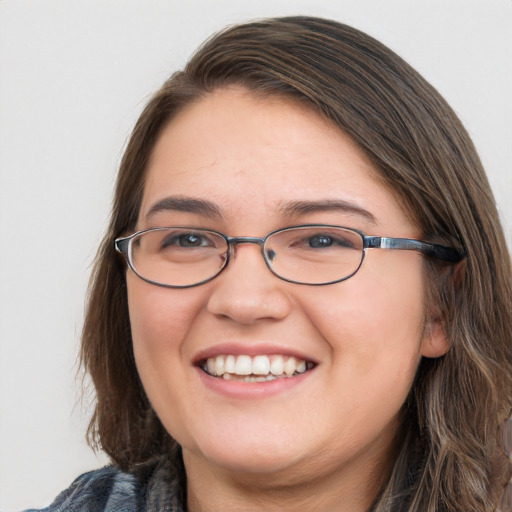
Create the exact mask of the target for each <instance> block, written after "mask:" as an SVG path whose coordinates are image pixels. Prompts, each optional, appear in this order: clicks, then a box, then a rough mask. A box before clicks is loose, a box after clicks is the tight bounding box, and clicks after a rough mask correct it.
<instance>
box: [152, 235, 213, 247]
mask: <svg viewBox="0 0 512 512" xmlns="http://www.w3.org/2000/svg"><path fill="white" fill-rule="evenodd" d="M213 245H215V244H214V243H213V241H212V240H210V239H209V238H208V237H207V236H205V235H201V234H199V233H179V234H172V235H169V236H167V237H165V238H164V239H163V240H162V243H161V247H162V248H165V247H171V246H175V247H183V248H194V247H211V246H213Z"/></svg>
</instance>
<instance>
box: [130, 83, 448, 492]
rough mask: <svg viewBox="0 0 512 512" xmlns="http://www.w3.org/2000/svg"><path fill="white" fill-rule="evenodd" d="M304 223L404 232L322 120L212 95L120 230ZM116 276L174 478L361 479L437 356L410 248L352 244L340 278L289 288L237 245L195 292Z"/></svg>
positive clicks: (169, 133)
mask: <svg viewBox="0 0 512 512" xmlns="http://www.w3.org/2000/svg"><path fill="white" fill-rule="evenodd" d="M311 223H321V224H331V225H339V226H347V227H353V228H357V229H360V230H361V231H363V232H365V233H366V234H370V235H382V236H395V237H418V236H420V235H421V233H419V232H418V229H417V227H416V226H415V225H414V223H412V222H411V221H410V220H409V219H408V218H407V216H406V215H405V213H404V212H403V211H402V209H401V208H400V205H399V203H398V202H397V200H396V198H395V197H394V195H393V194H392V193H391V192H390V191H389V190H388V189H386V188H385V187H384V186H383V185H382V184H381V183H380V182H379V181H378V180H377V179H376V178H375V176H374V171H373V170H372V167H371V165H370V163H369V161H368V160H367V159H366V158H365V157H364V155H363V154H362V152H361V151H360V150H359V149H358V148H357V147H356V146H355V144H354V143H353V142H352V141H351V140H350V139H349V138H348V137H347V136H345V135H344V134H343V133H341V132H340V131H339V129H337V128H336V127H334V126H332V125H331V124H329V123H328V122H326V121H324V120H322V119H321V118H320V117H319V116H318V115H317V114H315V113H313V112H311V111H309V110H307V109H305V108H304V107H302V106H299V105H297V104H295V103H291V102H287V101H284V100H282V99H277V98H266V99H256V98H254V96H252V95H251V94H250V93H248V92H245V91H244V90H241V89H235V88H230V89H226V90H219V91H216V92H214V93H212V94H209V95H207V96H206V97H204V98H203V99H201V100H198V101H197V102H196V103H194V104H192V105H190V106H188V107H187V108H186V109H185V110H184V111H182V112H181V113H180V114H179V115H178V116H177V117H175V118H174V119H173V121H172V122H171V123H170V124H169V125H168V126H167V127H166V128H165V130H164V131H163V132H162V134H161V136H160V138H159V140H158V142H157V144H156V146H155V148H154V152H153V155H152V159H151V161H150V164H149V168H148V174H147V180H146V184H145V189H144V196H143V202H142V205H141V210H140V216H139V219H138V223H137V226H136V228H137V230H140V229H146V228H150V227H157V226H192V227H197V228H206V229H212V230H216V231H220V232H223V233H226V234H227V235H230V236H252V237H264V236H265V235H266V234H267V233H269V232H271V231H273V230H276V229H279V228H282V227H286V226H293V225H300V224H311ZM127 285H128V301H129V311H130V320H131V326H132V335H133V346H134V353H135V359H136V363H137V368H138V371H139V373H140V377H141V379H142V382H143V385H144V388H145V390H146V392H147V394H148V397H149V399H150V401H151V403H152V405H153V407H154V409H155V411H156V413H157V414H158V416H159V418H160V419H161V421H162V423H163V425H164V426H165V428H166V429H167V431H168V432H169V433H170V434H171V435H172V436H173V437H174V438H175V439H176V440H177V441H178V442H179V443H180V445H182V447H183V454H184V460H185V465H186V467H187V472H188V473H190V472H192V471H193V470H194V468H197V467H200V466H201V467H203V468H204V467H209V468H215V469H216V470H217V471H222V472H227V473H230V472H231V473H233V474H235V472H236V474H239V475H242V474H248V473H250V474H253V475H255V474H259V475H273V476H272V478H276V479H278V480H279V478H281V479H282V480H281V481H283V482H284V481H286V482H289V483H290V482H291V483H299V482H301V481H307V480H308V479H311V478H312V477H313V476H314V477H324V478H325V477H326V476H327V475H331V476H333V477H334V479H335V480H336V476H338V477H339V479H341V478H343V477H347V475H350V478H353V479H356V478H359V479H362V478H363V479H364V478H366V479H368V475H367V472H368V467H369V466H371V467H372V468H375V467H377V468H380V470H382V471H383V470H384V469H385V468H386V466H387V463H388V461H389V458H390V451H391V444H392V439H393V435H394V433H395V431H396V428H397V423H398V416H399V411H400V408H401V406H402V404H403V403H404V401H405V399H406V396H407V394H408V392H409V389H410V386H411V383H412V380H413V378H414V374H415V371H416V368H417V365H418V363H419V360H420V358H421V356H422V355H425V356H428V357H435V356H439V355H441V354H442V353H443V352H444V351H445V350H446V346H445V341H444V337H443V335H442V332H441V329H440V328H439V327H438V326H435V325H434V326H430V328H428V329H427V328H425V309H426V308H425V304H424V291H425V284H424V271H423V262H422V256H421V255H420V254H418V253H416V252H413V251H387V250H375V249H374V250H372V249H370V250H368V252H367V254H366V257H365V261H364V263H363V265H362V267H361V269H360V270H359V272H358V273H357V274H356V275H355V276H353V277H352V278H350V279H349V280H347V281H344V282H340V283H336V284H331V285H327V286H307V285H299V284H293V283H288V282H285V281H283V280H280V279H279V278H277V277H276V276H274V275H273V274H272V273H271V272H270V271H269V270H268V268H267V267H266V265H265V262H264V260H263V258H262V254H261V249H260V248H259V247H258V246H257V245H254V244H239V245H237V246H236V249H235V255H234V257H233V258H232V260H231V261H230V263H229V265H228V267H227V268H226V269H225V270H224V271H223V272H222V273H221V274H220V275H219V276H217V277H216V278H215V279H213V280H212V281H210V282H208V283H206V284H202V285H200V286H197V287H193V288H185V289H170V288H163V287H158V286H155V285H152V284H149V283H147V282H145V281H143V280H141V279H140V278H138V277H137V276H136V275H135V274H134V273H133V272H131V271H128V272H127ZM224 373H227V374H229V376H228V377H230V378H225V377H222V375H223V374H224ZM248 373H250V374H252V376H250V377H249V378H248V379H245V377H243V376H242V377H240V376H239V374H244V375H245V374H248ZM257 377H260V378H257ZM274 377H276V378H274ZM246 380H247V381H248V382H246ZM262 380H263V382H259V381H262ZM339 479H338V480H339Z"/></svg>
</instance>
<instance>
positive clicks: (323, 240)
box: [308, 233, 354, 249]
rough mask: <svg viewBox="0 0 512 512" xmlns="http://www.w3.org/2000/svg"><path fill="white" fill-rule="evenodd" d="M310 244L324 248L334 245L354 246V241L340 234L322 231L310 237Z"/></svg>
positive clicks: (314, 247)
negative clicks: (329, 233)
mask: <svg viewBox="0 0 512 512" xmlns="http://www.w3.org/2000/svg"><path fill="white" fill-rule="evenodd" d="M308 244H309V247H312V248H313V249H324V248H326V247H332V246H336V247H348V248H351V247H353V246H354V245H353V243H352V242H351V241H350V240H348V239H346V238H343V237H339V236H337V237H334V236H331V235H326V234H322V233H320V234H318V235H314V236H311V237H309V239H308Z"/></svg>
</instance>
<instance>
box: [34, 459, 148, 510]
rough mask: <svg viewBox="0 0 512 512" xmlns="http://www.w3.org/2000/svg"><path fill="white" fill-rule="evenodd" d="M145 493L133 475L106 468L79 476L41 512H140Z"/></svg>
mask: <svg viewBox="0 0 512 512" xmlns="http://www.w3.org/2000/svg"><path fill="white" fill-rule="evenodd" d="M143 493H144V490H143V489H142V487H141V484H140V483H139V482H138V481H137V479H136V478H135V477H134V476H133V475H131V474H128V473H124V472H123V471H121V470H120V469H119V468H116V467H115V466H106V467H104V468H102V469H98V470H96V471H91V472H89V473H85V474H83V475H81V476H79V477H78V478H77V479H76V480H75V481H74V482H73V483H72V484H71V486H70V487H69V488H68V489H66V490H65V491H62V492H61V493H60V494H59V495H58V496H57V498H56V499H55V501H54V502H53V503H52V504H51V505H50V506H49V507H47V508H45V509H43V510H42V511H41V512H136V511H138V510H139V502H140V498H141V496H142V495H143ZM26 512H34V511H26Z"/></svg>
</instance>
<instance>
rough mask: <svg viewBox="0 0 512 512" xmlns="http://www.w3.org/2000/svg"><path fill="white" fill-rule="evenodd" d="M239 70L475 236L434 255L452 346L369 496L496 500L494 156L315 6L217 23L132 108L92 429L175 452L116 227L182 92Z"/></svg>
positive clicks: (129, 222)
mask: <svg viewBox="0 0 512 512" xmlns="http://www.w3.org/2000/svg"><path fill="white" fill-rule="evenodd" d="M232 84H237V85H241V86H243V87H245V88H247V89H248V90H250V91H252V92H253V93H254V94H256V95H261V96H266V95H270V96H276V95H277V96H283V97H286V98H288V99H294V100H295V101H298V102H301V103H303V104H306V105H309V106H310V107H311V108H313V109H315V110H316V112H318V114H319V115H321V116H323V117H324V118H326V119H328V120H330V121H331V122H332V123H334V124H335V125H337V126H338V127H339V128H340V130H342V131H343V132H344V133H346V134H348V135H349V136H350V137H351V138H352V139H353V140H354V141H355V143H356V144H357V145H358V146H359V147H360V148H361V149H362V150H363V151H364V152H365V154H366V155H367V157H368V158H369V159H370V160H371V162H372V163H373V167H374V169H375V172H376V174H377V176H379V177H380V179H381V180H382V182H383V184H384V185H385V186H387V187H389V188H390V189H391V190H392V191H393V192H394V193H395V195H396V197H397V199H398V200H399V201H400V202H401V203H402V204H403V206H404V208H405V209H406V211H407V212H408V213H409V214H410V215H411V217H412V218H413V219H414V220H415V221H416V223H417V224H418V226H419V227H420V229H421V231H422V233H423V237H424V238H425V239H427V240H431V241H436V242H437V241H439V242H444V243H448V244H456V245H457V246H460V247H463V248H464V251H465V253H466V255H467V257H466V259H465V260H464V261H463V262H462V263H460V264H458V265H457V266H456V267H451V268H448V269H447V268H446V266H444V265H438V264H437V263H435V262H433V261H426V264H425V266H426V273H427V277H428V282H429V285H428V290H427V313H426V314H427V316H428V315H434V314H435V315H438V316H440V318H441V319H442V324H443V327H444V329H445V332H446V336H447V339H448V340H449V343H450V347H451V348H450V350H449V351H448V353H447V354H446V355H445V356H443V357H441V358H438V359H426V358H425V359H423V360H422V361H421V363H420V366H419V368H418V372H417V375H416V378H415V381H414V384H413V387H412V389H411V392H410V395H409V397H408V400H407V402H406V404H404V407H403V415H402V425H401V431H400V433H399V438H400V447H399V451H398V455H397V458H396V461H395V464H394V468H393V470H392V474H391V476H390V479H389V481H388V482H387V483H386V485H385V486H384V488H383V489H381V492H380V494H379V498H378V500H377V501H376V502H375V504H374V506H373V510H374V511H375V512H383V511H393V512H395V511H397V512H398V511H409V512H460V511H471V512H484V511H485V512H488V511H490V510H493V509H494V508H495V507H496V504H497V497H498V495H499V491H500V490H501V488H502V486H503V484H504V481H505V480H506V478H507V475H508V467H507V465H506V464H504V463H503V456H502V457H501V459H500V449H499V447H498V444H497V440H496V439H497V430H498V427H499V424H500V423H501V422H502V421H503V420H505V418H506V417H507V416H508V415H509V414H510V409H511V405H512V273H511V263H510V256H509V253H508V251H507V247H506V242H505V239H504V235H503V232H502V229H501V226H500V222H499V218H498V214H497V211H496V206H495V201H494V198H493V195H492V193H491V190H490V187H489V184H488V181H487V178H486V175H485V172H484V170H483V168H482V165H481V162H480V160H479V158H478V155H477V153H476V150H475V148H474V146H473V143H472V142H471V140H470V138H469V136H468V134H467V132H466V130H465V129H464V127H463V126H462V124H461V122H460V121H459V119H458V118H457V116H456V115H455V114H454V112H453V111H452V109H451V108H450V107H449V106H448V104H447V103H446V102H445V101H444V100H443V98H442V97H441V96H440V95H439V94H438V93H437V91H436V90H435V89H434V88H433V87H432V86H431V85H429V84H428V83H427V82H426V81H425V80H424V79H423V78H422V77H421V76H420V75H419V74H418V73H417V72H416V71H414V70H413V69H412V68H411V67H410V66H409V65H408V64H407V63H405V62H404V61H403V60H402V59H401V58H400V57H398V56H397V55H396V54H394V53H393V52H392V51H391V50H389V49H388V48H386V47H385V46H384V45H382V44H381V43H379V42H378V41H376V40H374V39H373V38H371V37H369V36H368V35H366V34H364V33H362V32H360V31H358V30H356V29H354V28H351V27H348V26H346V25H342V24H340V23H337V22H334V21H329V20H324V19H319V18H311V17H287V18H278V19H269V20H261V21H256V22H252V23H247V24H243V25H238V26H235V27H231V28H228V29H226V30H224V31H222V32H220V33H219V34H217V35H215V36H214V37H213V38H211V39H210V40H208V41H207V42H206V43H205V44H204V45H203V46H202V47H201V48H200V49H199V50H198V51H197V52H196V54H195V55H194V56H193V57H192V58H191V60H190V61H189V62H188V64H187V65H186V67H185V69H184V70H183V71H180V72H178V73H176V74H174V75H173V76H172V77H171V78H170V79H169V80H168V81H167V82H165V84H164V85H163V86H162V88H161V89H160V90H159V91H158V92H157V93H156V94H155V95H154V96H153V98H152V99H151V100H150V102H149V104H148V105H147V107H146V108H145V110H144V111H143V113H142V114H141V116H140V118H139V120H138V121H137V123H136V126H135V128H134V130H133V133H132V136H131V138H130V141H129V143H128V146H127V148H126V152H125V154H124V157H123V160H122V163H121V166H120V170H119V175H118V180H117V186H116V190H115V196H114V202H113V209H112V216H111V221H110V225H109V228H108V231H107V232H106V234H105V237H104V239H103V242H102V244H101V247H100V250H99V252H98V255H97V259H96V263H95V267H94V271H93V275H92V278H91V283H90V289H89V295H88V305H87V311H86V318H85V324H84V329H83V337H82V349H81V361H82V364H83V367H84V368H85V370H86V371H87V372H88V373H89V374H90V375H91V377H92V381H93V383H94V386H95V390H96V397H97V402H96V408H95V411H94V415H93V418H92V420H91V423H90V426H89V432H88V433H89V439H90V442H91V443H92V444H93V445H96V446H98V445H99V446H101V447H102V448H103V449H104V450H105V452H106V453H107V454H108V455H109V456H110V457H111V458H112V460H113V461H114V462H115V463H116V464H118V465H119V466H120V467H121V468H123V469H127V470H133V469H134V468H136V467H137V466H138V465H140V464H142V463H144V462H148V461H151V460H154V459H158V458H161V457H170V455H169V454H170V453H175V452H176V446H177V445H176V442H175V441H174V440H173V439H171V438H170V436H169V434H168V433H167V432H166V431H165V429H164V428H163V426H162V425H161V423H160V421H159V420H158V418H157V416H156V414H155V413H154V411H153V410H152V408H151V406H150V404H149V401H148V399H147V397H146V394H145V392H144V389H143V387H142V384H141V382H140V380H139V377H138V374H137V370H136V367H135V361H134V356H133V352H132V342H131V335H130V321H129V317H128V306H127V294H126V282H125V273H126V268H125V265H124V263H123V262H122V261H121V260H120V259H119V258H118V256H117V255H116V254H115V251H114V245H113V241H114V239H115V238H116V237H118V236H120V235H122V234H125V233H127V232H129V231H130V230H133V228H134V226H135V224H136V221H137V216H138V212H139V208H140V204H141V197H142V191H143V187H144V180H145V172H146V168H147V164H148V160H149V158H150V156H151V152H152V150H153V147H154V145H155V143H156V141H157V139H158V137H159V134H160V133H161V131H162V129H163V128H164V127H165V126H166V124H167V123H168V122H169V121H170V120H171V119H172V118H173V117H174V116H175V115H176V113H177V112H179V111H180V110H181V109H183V108H185V107H186V106H187V105H189V104H191V103H192V102H194V101H197V100H199V99H200V98H201V97H203V96H205V95H207V94H209V93H210V92H211V91H213V90H215V89H218V88H222V87H226V86H228V85H232Z"/></svg>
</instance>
